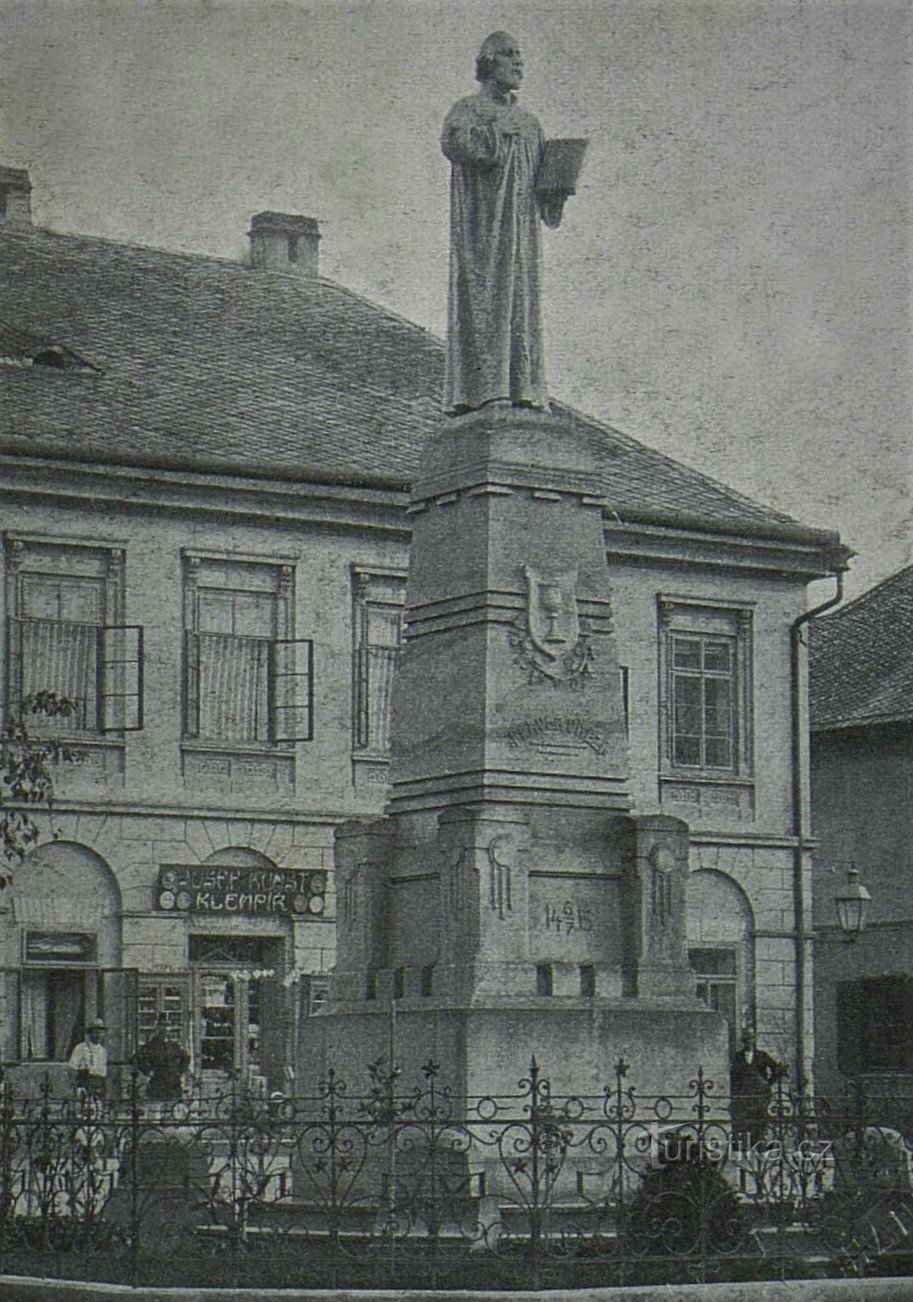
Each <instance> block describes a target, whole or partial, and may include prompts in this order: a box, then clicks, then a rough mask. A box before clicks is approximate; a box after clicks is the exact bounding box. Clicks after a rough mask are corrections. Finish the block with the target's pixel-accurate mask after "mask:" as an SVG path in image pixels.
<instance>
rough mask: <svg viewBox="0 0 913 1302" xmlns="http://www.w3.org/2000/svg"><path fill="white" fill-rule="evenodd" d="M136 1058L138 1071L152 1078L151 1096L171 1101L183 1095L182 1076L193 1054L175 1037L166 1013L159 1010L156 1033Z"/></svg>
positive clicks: (148, 1088)
mask: <svg viewBox="0 0 913 1302" xmlns="http://www.w3.org/2000/svg"><path fill="white" fill-rule="evenodd" d="M133 1061H134V1063H135V1065H136V1068H137V1070H138V1071H141V1072H142V1074H143V1075H144V1076H148V1077H149V1080H148V1081H147V1083H146V1097H147V1098H148V1099H152V1100H155V1101H156V1102H158V1103H170V1102H174V1101H175V1100H177V1099H179V1098H180V1097H181V1077H182V1076H183V1075H184V1072H185V1071H186V1070H187V1068H188V1067H189V1066H190V1055H189V1053H187V1051H186V1050H185V1049H182V1048H181V1046H180V1045H179V1044H178V1043H177V1041H176V1040H174V1039H173V1037H172V1035H171V1028H170V1027H169V1025H168V1018H167V1016H166V1014H165V1013H159V1015H158V1018H157V1019H156V1024H155V1034H154V1035H153V1036H151V1037H150V1039H148V1040H147V1041H146V1043H145V1044H144V1045H143V1046H142V1048H141V1049H139V1050H138V1051H137V1053H136V1057H135V1058H134V1059H133Z"/></svg>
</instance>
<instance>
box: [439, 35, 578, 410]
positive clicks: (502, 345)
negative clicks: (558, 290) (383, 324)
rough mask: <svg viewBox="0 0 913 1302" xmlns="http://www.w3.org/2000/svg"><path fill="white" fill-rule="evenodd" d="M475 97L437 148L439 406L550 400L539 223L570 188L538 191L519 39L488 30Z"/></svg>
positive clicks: (536, 135) (462, 103)
mask: <svg viewBox="0 0 913 1302" xmlns="http://www.w3.org/2000/svg"><path fill="white" fill-rule="evenodd" d="M476 80H477V81H479V82H480V83H481V89H480V90H479V92H478V94H476V95H469V96H467V97H466V98H465V99H461V100H458V102H457V103H456V104H454V106H453V108H452V109H451V110H450V112H449V113H448V114H447V118H446V121H445V122H444V130H443V134H442V136H441V149H442V150H443V152H444V154H445V155H446V157H447V158H449V159H450V162H451V164H452V173H451V183H450V293H449V300H448V321H447V358H446V371H445V377H444V410H445V411H448V412H450V413H451V414H453V415H458V414H460V413H461V412H466V411H472V410H475V409H476V408H478V407H483V406H485V404H486V403H490V402H509V403H512V404H513V405H514V406H519V407H540V408H547V407H548V393H547V391H546V384H545V359H544V355H543V343H542V312H541V305H540V281H541V272H540V255H539V221H540V219H541V220H542V221H544V222H545V223H546V225H547V226H552V227H554V226H558V224H559V223H560V221H561V213H562V210H563V207H564V201H565V199H566V198H567V195H566V194H562V193H560V192H557V191H556V192H553V193H550V194H547V195H544V194H539V193H537V190H536V178H537V175H538V172H539V167H540V163H541V161H542V155H543V149H544V146H545V140H544V136H543V134H542V128H541V127H540V125H539V123H538V121H537V120H536V118H534V117H533V115H532V114H531V113H527V112H526V111H525V110H524V109H522V108H520V107H519V105H518V103H517V96H516V91H517V90H518V89H519V87H520V83H521V81H522V80H523V60H522V58H521V56H520V50H519V48H518V46H517V42H516V41H515V40H514V38H513V37H512V36H510V35H509V34H508V33H507V32H494V33H492V35H491V36H489V37H487V38H486V40H485V41H484V42H483V44H482V48H481V50H480V51H479V56H478V59H477V60H476Z"/></svg>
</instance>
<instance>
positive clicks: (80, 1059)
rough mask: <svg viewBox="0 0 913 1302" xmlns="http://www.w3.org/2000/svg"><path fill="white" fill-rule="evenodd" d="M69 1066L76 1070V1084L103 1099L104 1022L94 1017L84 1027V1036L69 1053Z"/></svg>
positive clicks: (105, 1063)
mask: <svg viewBox="0 0 913 1302" xmlns="http://www.w3.org/2000/svg"><path fill="white" fill-rule="evenodd" d="M70 1068H71V1069H72V1070H73V1071H75V1072H76V1084H77V1087H78V1088H79V1089H84V1090H85V1091H86V1093H87V1094H90V1095H91V1096H92V1097H93V1098H96V1099H103V1098H104V1097H105V1091H106V1088H107V1084H108V1050H107V1049H106V1048H105V1024H104V1022H103V1021H102V1020H101V1018H100V1017H96V1018H95V1020H94V1021H92V1022H90V1023H89V1025H88V1026H87V1027H86V1038H85V1039H84V1040H82V1041H81V1042H80V1043H79V1044H77V1046H76V1048H75V1049H74V1050H73V1052H72V1053H71V1054H70Z"/></svg>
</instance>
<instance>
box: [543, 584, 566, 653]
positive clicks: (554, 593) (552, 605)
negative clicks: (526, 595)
mask: <svg viewBox="0 0 913 1302" xmlns="http://www.w3.org/2000/svg"><path fill="white" fill-rule="evenodd" d="M539 604H540V605H541V607H542V609H543V610H544V611H545V616H546V620H547V621H548V624H547V627H546V630H545V637H544V639H543V641H545V642H546V643H549V644H554V643H557V644H558V645H559V646H563V645H564V638H563V637H562V636H561V634H560V633H556V632H555V630H556V628H557V626H558V620H559V617H560V615H561V612H562V611H563V610H564V593H563V592H562V591H561V589H560V588H559V587H558V584H557V583H541V584H540V585H539Z"/></svg>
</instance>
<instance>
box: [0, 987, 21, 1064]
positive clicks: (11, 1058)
mask: <svg viewBox="0 0 913 1302" xmlns="http://www.w3.org/2000/svg"><path fill="white" fill-rule="evenodd" d="M0 982H2V984H0V995H2V1000H3V1004H2V1008H3V1015H2V1017H0V1052H2V1054H3V1061H4V1062H5V1063H11V1062H20V1061H21V1060H22V1031H21V1027H22V1002H21V1001H22V975H21V973H20V972H19V970H18V969H17V968H4V969H3V970H2V971H0Z"/></svg>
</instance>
